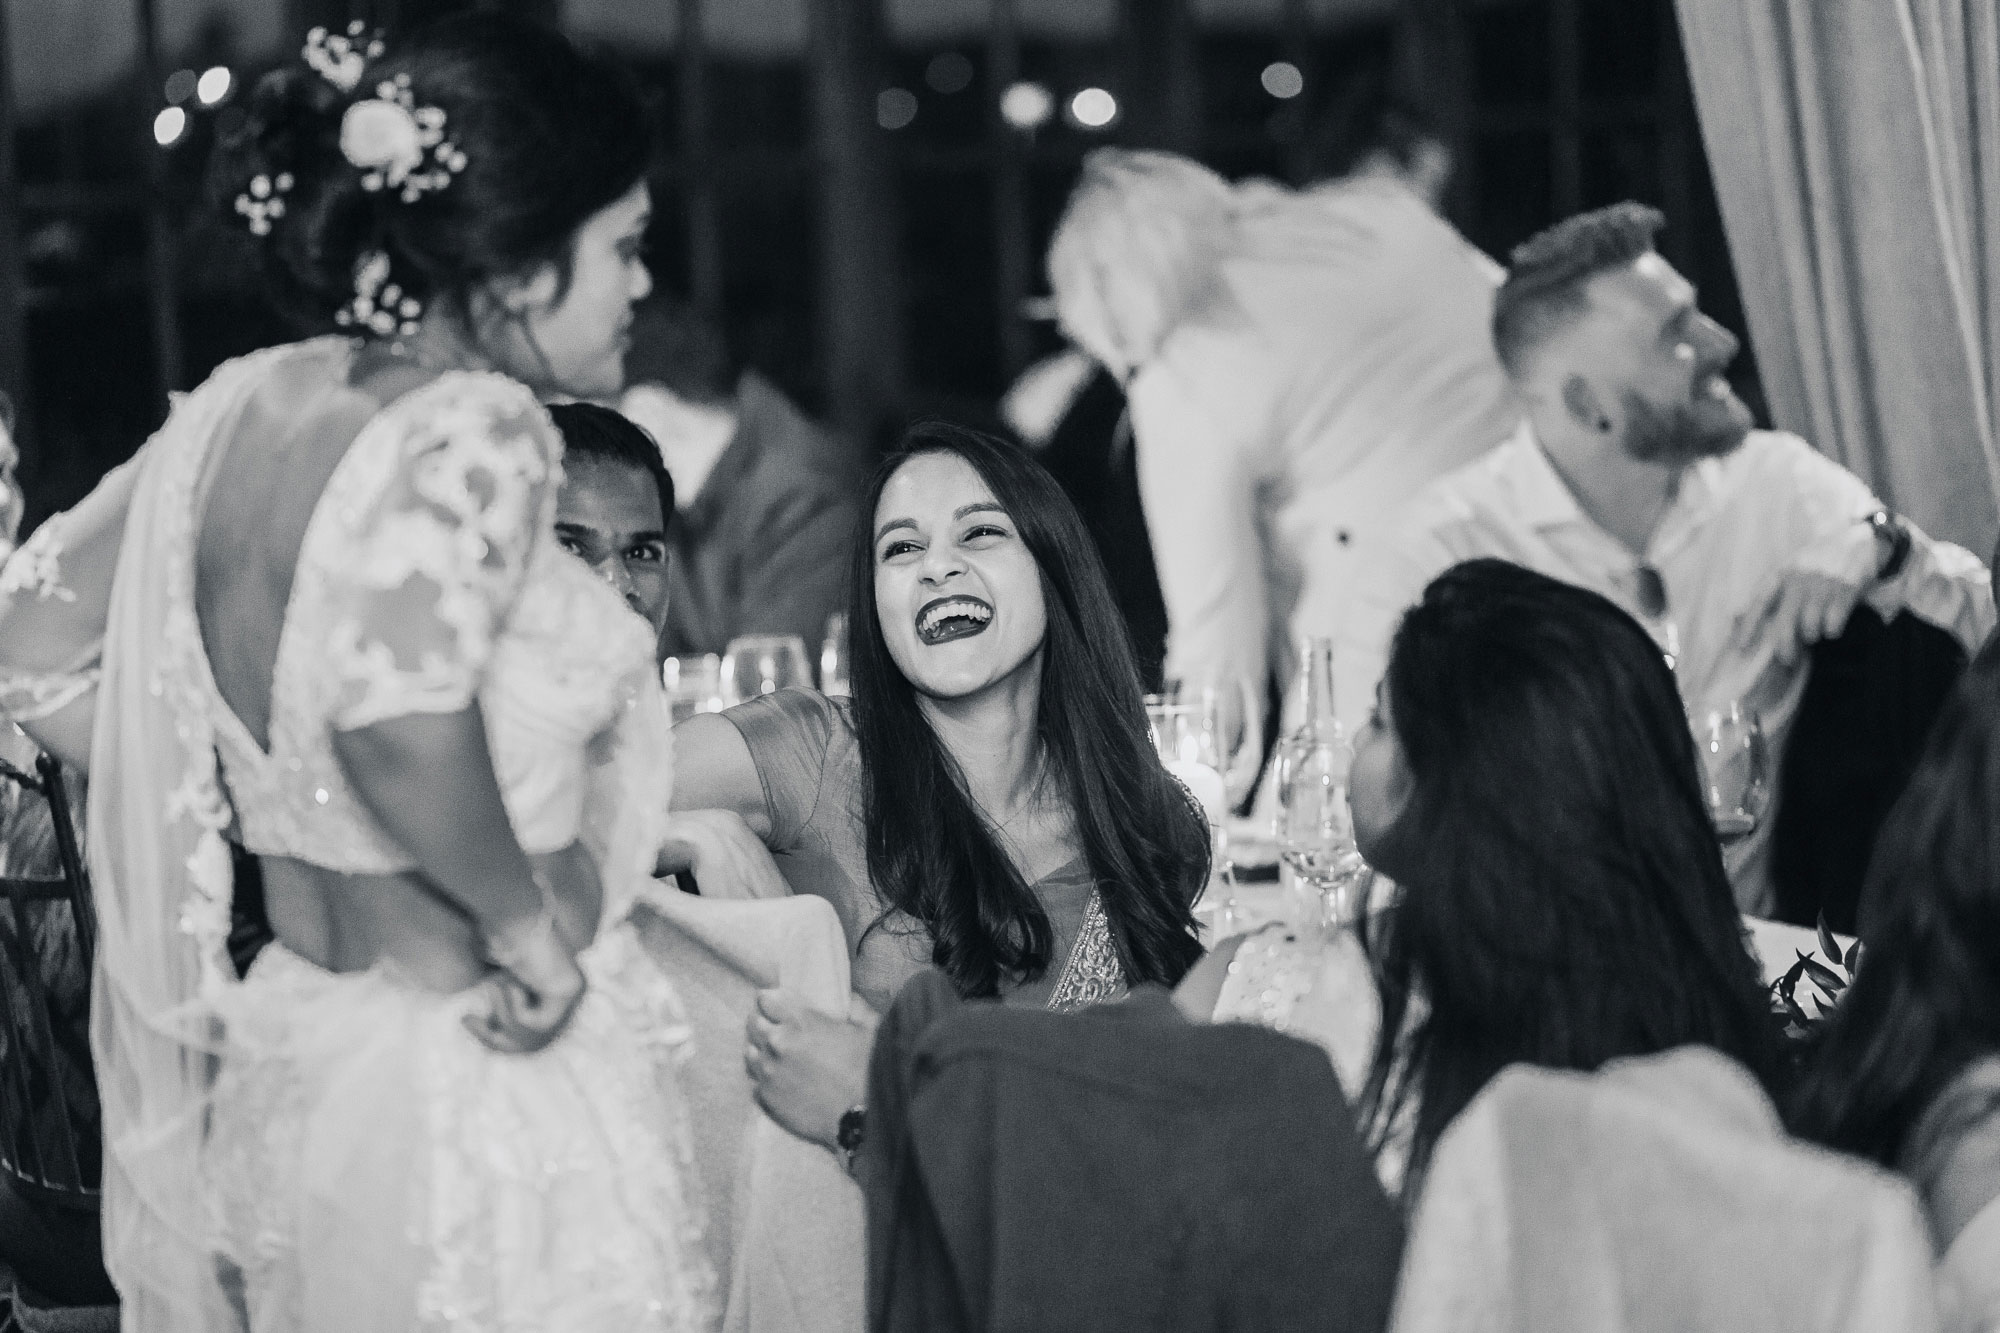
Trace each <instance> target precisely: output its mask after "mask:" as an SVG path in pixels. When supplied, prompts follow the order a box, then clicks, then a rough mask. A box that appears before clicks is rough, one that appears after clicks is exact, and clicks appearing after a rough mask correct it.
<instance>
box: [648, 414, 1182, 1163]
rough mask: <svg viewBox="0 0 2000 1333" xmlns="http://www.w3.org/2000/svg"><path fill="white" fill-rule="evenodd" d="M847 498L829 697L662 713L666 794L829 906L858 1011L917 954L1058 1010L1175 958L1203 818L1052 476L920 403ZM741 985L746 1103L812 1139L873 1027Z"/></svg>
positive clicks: (883, 993) (969, 993) (858, 1071)
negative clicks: (734, 830)
mask: <svg viewBox="0 0 2000 1333" xmlns="http://www.w3.org/2000/svg"><path fill="white" fill-rule="evenodd" d="M862 512H863V514H864V515H866V516H867V519H866V524H865V527H864V528H863V529H862V530H861V531H859V532H857V533H856V536H855V543H854V559H853V566H852V583H851V593H850V596H851V601H850V607H851V612H850V622H849V623H850V624H851V625H852V626H853V630H852V653H851V656H852V659H853V665H852V672H851V679H852V688H853V692H854V693H853V700H852V703H851V705H849V704H844V703H841V702H837V701H834V700H830V699H827V698H824V697H822V696H820V695H818V694H814V693H811V692H808V691H782V692H780V693H778V694H774V695H769V696H766V697H764V698H762V699H757V700H753V701H751V702H749V703H745V704H741V705H739V706H737V707H736V708H733V709H730V710H729V711H728V712H725V713H723V714H720V715H716V716H698V717H695V718H691V719H689V720H688V721H686V722H684V723H682V724H681V725H680V727H679V728H677V729H676V732H675V737H676V740H677V742H678V746H679V758H678V767H679V772H680V781H679V784H678V786H677V788H676V790H675V793H674V801H675V806H676V808H677V809H681V808H685V809H694V808H702V807H713V808H720V809H724V810H731V811H734V812H736V813H737V814H739V815H741V816H742V818H743V819H744V820H745V821H746V822H747V823H748V824H749V825H750V827H751V829H752V830H753V831H754V832H755V833H756V834H757V836H759V837H760V838H762V839H763V840H764V841H765V843H766V844H767V845H768V846H769V847H770V849H771V851H772V853H773V854H774V855H775V857H776V859H777V862H778V865H779V867H780V869H781V870H782V871H783V872H784V875H785V878H786V880H787V881H788V883H789V885H790V887H791V888H792V889H793V890H794V891H795V892H800V893H815V894H819V895H821V896H823V897H826V898H827V899H829V900H830V901H831V902H832V903H833V905H834V907H835V909H836V910H837V911H838V912H839V914H840V917H841V922H842V925H843V926H844V927H845V929H846V934H847V939H848V944H849V947H850V949H851V950H852V951H853V960H854V984H855V990H856V992H857V994H858V995H859V997H860V998H861V999H862V1000H863V1001H865V1002H866V1004H867V1005H868V1007H869V1008H870V1009H872V1010H873V1011H875V1012H878V1013H879V1012H880V1011H881V1010H883V1009H885V1008H886V1007H887V1005H888V1002H889V1000H890V999H892V998H893V997H894V996H895V994H896V992H897V990H899V989H900V988H901V986H902V984H903V982H905V981H907V980H908V979H909V978H910V977H911V976H912V975H914V974H915V973H916V972H918V971H920V970H922V969H923V968H925V967H927V966H932V965H935V966H937V967H939V968H941V969H942V970H943V971H944V972H945V973H946V975H948V976H949V977H950V978H951V981H952V984H953V987H954V988H955V989H956V990H957V992H958V993H959V994H960V995H961V996H965V997H979V996H997V997H1000V998H1002V999H1005V1000H1007V1001H1009V1002H1010V1003H1028V1004H1045V1005H1048V1006H1050V1007H1051V1008H1057V1009H1068V1008H1075V1007H1079V1006H1081V1005H1083V1004H1088V1003H1091V1002H1094V1001H1097V1000H1102V999H1107V998H1111V997H1113V996H1116V995H1118V994H1122V993H1123V991H1124V990H1125V989H1126V987H1127V986H1130V985H1134V984H1137V983H1139V982H1147V981H1151V982H1160V983H1163V984H1167V985H1171V984H1173V983H1174V982H1177V981H1178V980H1180V978H1181V976H1182V974H1183V973H1185V972H1186V971H1187V969H1188V967H1189V966H1190V965H1191V964H1192V963H1193V962H1194V960H1195V959H1196V958H1197V957H1199V956H1200V953H1201V947H1200V945H1199V944H1198V943H1197V942H1196V939H1195V934H1194V923H1193V919H1192V916H1191V915H1190V911H1189V908H1190V905H1191V904H1192V902H1193V900H1194V898H1195V896H1196V894H1197V893H1198V892H1199V890H1200V888H1201V886H1202V884H1203V883H1204V882H1205V881H1206V878H1207V868H1208V835H1207V830H1206V826H1205V824H1204V822H1203V820H1202V817H1201V815H1200V813H1199V811H1198V809H1196V808H1195V807H1193V806H1192V804H1191V803H1190V801H1189V800H1188V798H1187V796H1186V794H1185V792H1184V791H1183V790H1182V789H1181V788H1180V787H1179V785H1178V784H1177V783H1175V782H1174V780H1173V779H1172V778H1171V777H1169V776H1168V775H1167V774H1166V772H1165V771H1164V770H1163V769H1162V768H1161V766H1160V763H1159V760H1158V758H1157V757H1156V755H1155V752H1154V749H1153V746H1152V744H1151V742H1150V740H1149V738H1148V735H1147V730H1146V718H1145V710H1144V707H1143V705H1142V700H1141V694H1140V687H1139V680H1138V673H1137V671H1136V669H1135V667H1134V665H1133V660H1132V652H1131V647H1130V645H1129V644H1128V643H1127V642H1126V640H1125V636H1124V634H1123V633H1122V631H1121V629H1120V621H1119V618H1118V615H1117V612H1116V610H1115V608H1114V607H1113V605H1112V602H1111V597H1110V593H1109V591H1108V590H1107V588H1106V584H1105V579H1104V573H1103V570H1102V568H1101V567H1100V565H1099V562H1098V559H1097V556H1096V554H1095V553H1094V551H1093V550H1092V548H1091V546H1090V540H1089V537H1088V535H1087V534H1086V533H1085V532H1084V530H1083V526H1082V524H1081V522H1080V521H1079V520H1078V518H1077V516H1076V513H1075V511H1074V510H1073V509H1072V508H1071V506H1070V504H1069V502H1068V501H1067V500H1066V499H1065V498H1064V497H1063V494H1062V492H1061V490H1060V489H1059V488H1058V487H1057V486H1056V484H1055V482H1054V481H1053V479H1051V478H1050V477H1049V475H1048V474H1047V473H1046V472H1045V471H1044V470H1043V469H1042V468H1041V466H1040V465H1039V464H1037V463H1035V462H1034V461H1033V460H1032V459H1030V458H1029V457H1028V456H1027V455H1026V454H1024V453H1023V452H1022V451H1021V450H1019V449H1017V448H1015V447H1013V446H1011V445H1007V444H1003V443H1001V442H1000V441H998V440H994V439H992V438H990V437H988V436H984V435H981V434H978V433H976V432H973V431H968V430H962V429H959V428H956V427H952V426H947V425H939V424H928V425H921V426H918V427H915V428H914V429H912V430H911V431H910V433H909V434H908V435H907V436H906V437H905V439H904V440H903V442H902V445H901V447H900V448H899V449H898V450H897V452H896V453H895V454H894V455H893V456H892V457H891V458H890V459H889V460H888V461H886V462H885V463H884V464H883V466H882V467H881V469H880V470H879V471H878V472H877V474H876V476H875V480H874V483H873V485H872V487H871V488H870V490H869V492H868V497H867V503H866V505H865V506H864V507H863V510H862ZM761 1007H762V1010H763V1012H762V1015H761V1016H760V1017H759V1018H757V1019H753V1021H752V1024H751V1027H752V1032H751V1052H750V1065H751V1070H752V1075H753V1077H754V1078H756V1080H757V1082H758V1091H759V1097H760V1099H761V1100H762V1101H763V1102H764V1104H765V1107H766V1109H768V1110H770V1111H771V1112H772V1113H773V1114H774V1115H775V1116H776V1117H777V1118H778V1119H779V1121H780V1122H781V1123H783V1124H785V1125H786V1127H787V1128H789V1129H791V1130H792V1131H793V1132H794V1133H797V1134H799V1135H800V1136H801V1137H805V1138H809V1139H814V1140H817V1141H821V1142H825V1143H828V1144H833V1143H834V1142H836V1137H837V1129H838V1123H839V1121H840V1119H841V1117H842V1113H843V1112H844V1111H846V1110H848V1109H850V1108H852V1107H854V1106H855V1105H856V1104H857V1103H858V1102H859V1100H860V1097H861V1090H862V1087H863V1085H864V1083H865V1075H866V1068H865V1066H866V1062H867V1050H868V1034H869V1031H870V1026H869V1023H868V1022H867V1021H866V1020H865V1019H864V1020H863V1021H857V1022H848V1023H836V1022H835V1021H834V1020H831V1019H821V1018H818V1017H816V1016H814V1015H811V1014H808V1013H805V1012H802V1011H800V1010H798V1009H797V1008H796V1007H795V1006H792V1005H790V1004H789V1003H787V1002H786V1001H785V1000H784V998H783V997H782V996H770V997H766V999H765V1000H764V1002H763V1003H762V1006H761ZM850 1123H852V1122H850Z"/></svg>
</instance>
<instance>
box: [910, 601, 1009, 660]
mask: <svg viewBox="0 0 2000 1333" xmlns="http://www.w3.org/2000/svg"><path fill="white" fill-rule="evenodd" d="M992 622H993V607H992V605H991V604H990V603H988V602H985V601H982V600H981V599H980V598H977V597H967V596H964V595H959V596H954V597H939V598H937V599H936V600H934V601H930V602H926V603H924V606H923V609H922V610H920V611H918V612H917V637H918V638H919V639H922V640H923V641H924V643H925V644H926V645H927V646H929V647H933V648H935V647H936V646H937V645H938V644H941V643H950V642H951V641H952V640H954V639H969V638H971V637H972V636H973V635H975V634H978V633H981V632H983V631H984V630H985V628H986V627H987V626H988V625H989V624H991V623H992Z"/></svg>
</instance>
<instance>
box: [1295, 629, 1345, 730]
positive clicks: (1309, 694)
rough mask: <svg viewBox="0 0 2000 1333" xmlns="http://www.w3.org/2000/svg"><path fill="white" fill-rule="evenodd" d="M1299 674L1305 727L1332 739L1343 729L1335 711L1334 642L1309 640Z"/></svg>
mask: <svg viewBox="0 0 2000 1333" xmlns="http://www.w3.org/2000/svg"><path fill="white" fill-rule="evenodd" d="M1299 671H1300V679H1301V680H1302V681H1303V682H1304V690H1305V713H1304V716H1303V721H1302V727H1303V729H1304V730H1307V731H1310V732H1313V733H1315V734H1320V735H1331V734H1332V733H1333V732H1334V731H1335V730H1336V729H1337V727H1338V726H1339V723H1338V722H1336V721H1335V717H1336V714H1335V712H1334V708H1333V640H1331V639H1311V640H1308V641H1307V644H1306V652H1305V660H1304V661H1303V662H1302V663H1301V664H1300V667H1299Z"/></svg>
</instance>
